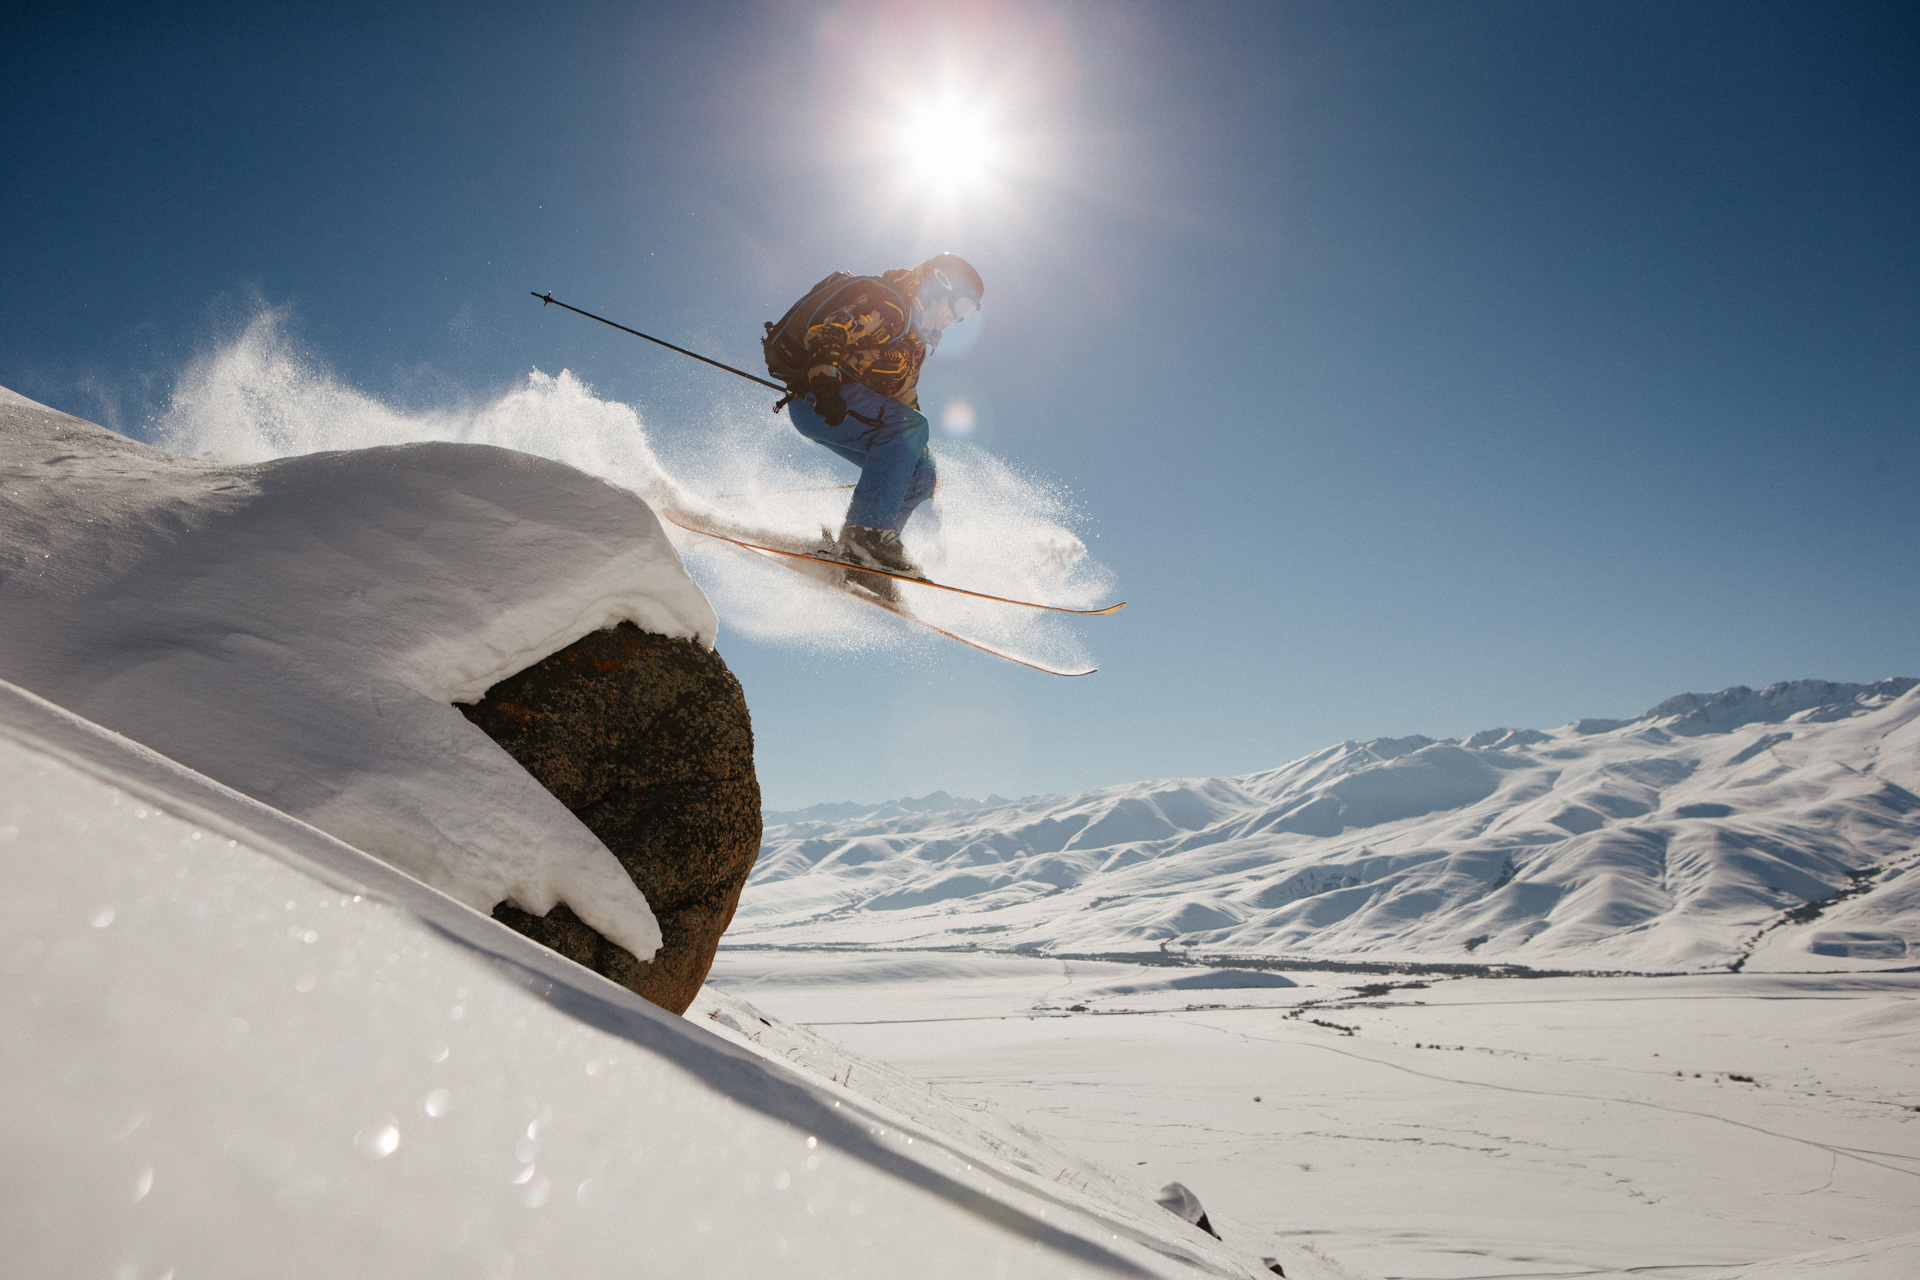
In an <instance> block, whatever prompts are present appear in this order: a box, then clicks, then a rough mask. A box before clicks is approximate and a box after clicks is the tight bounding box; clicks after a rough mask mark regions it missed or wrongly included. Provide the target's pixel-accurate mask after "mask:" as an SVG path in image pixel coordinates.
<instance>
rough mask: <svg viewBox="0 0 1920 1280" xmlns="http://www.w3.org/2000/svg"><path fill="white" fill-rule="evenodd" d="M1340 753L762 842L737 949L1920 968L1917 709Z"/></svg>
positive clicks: (1823, 699) (1603, 729)
mask: <svg viewBox="0 0 1920 1280" xmlns="http://www.w3.org/2000/svg"><path fill="white" fill-rule="evenodd" d="M1917 684H1920V681H1915V680H1912V679H1888V680H1882V681H1880V682H1879V683H1877V684H1871V685H1855V684H1833V683H1829V682H1827V681H1823V680H1800V681H1794V682H1791V683H1784V684H1776V685H1772V686H1769V687H1768V688H1766V689H1763V690H1761V691H1759V692H1757V693H1756V692H1754V691H1753V690H1751V689H1748V688H1745V687H1739V688H1733V689H1727V690H1723V691H1721V692H1719V693H1714V694H1684V695H1681V696H1680V697H1676V698H1671V699H1669V700H1667V701H1665V702H1662V703H1661V704H1660V705H1658V706H1656V707H1654V708H1653V709H1651V710H1650V711H1648V712H1646V713H1645V714H1644V715H1641V716H1637V717H1635V718H1634V719H1632V720H1627V721H1619V720H1581V721H1578V722H1575V723H1573V724H1569V725H1565V726H1563V727H1561V728H1559V729H1555V730H1552V731H1550V732H1540V731H1537V730H1532V729H1490V730H1487V731H1484V732H1481V733H1476V734H1474V735H1472V736H1470V737H1467V738H1464V739H1448V740H1444V741H1435V740H1432V739H1429V738H1424V737H1419V736H1415V737H1409V738H1398V739H1376V740H1374V741H1371V742H1347V743H1342V744H1341V745H1339V746H1336V747H1329V748H1327V749H1326V750H1324V751H1320V752H1317V753H1315V754H1313V755H1310V756H1307V757H1304V758H1302V759H1299V760H1295V761H1293V762H1292V763H1290V764H1286V765H1283V766H1281V767H1280V768H1278V769H1273V770H1269V771H1266V772H1262V773H1254V774H1248V775H1245V776H1243V777H1237V778H1203V779H1175V780H1166V781H1157V782H1145V783H1137V784H1132V785H1127V786H1118V787H1108V788H1104V789H1101V790H1098V791H1093V792H1089V793H1086V794H1084V795H1076V796H1053V797H1044V798H1037V799H1030V800H1024V801H1019V802H1014V803H1006V804H1000V805H995V806H991V807H982V808H968V809H961V810H954V811H947V812H901V811H897V810H896V811H893V812H885V811H882V812H875V813H871V814H868V815H866V816H862V817H857V818H843V819H838V820H835V819H833V818H826V819H820V820H813V821H790V822H786V823H784V824H780V825H775V826H770V827H769V829H768V830H767V832H766V835H765V839H764V843H763V846H762V850H761V858H760V865H759V867H758V869H757V870H756V871H755V873H754V876H753V878H752V880H751V881H750V882H749V884H748V887H747V890H746V893H745V895H744V897H743V898H742V901H741V905H740V911H739V914H738V916H737V917H736V920H735V923H734V927H733V931H732V933H731V934H730V935H729V936H730V939H731V940H733V941H736V942H758V943H818V942H837V943H851V944H864V945H888V946H899V945H908V946H952V945H977V946H982V947H994V948H1022V949H1044V950H1050V951H1065V952H1138V951H1145V950H1152V949H1170V948H1178V949H1186V950H1195V951H1205V952H1219V953H1226V954H1239V955H1248V956H1282V955H1285V956H1303V957H1319V958H1327V959H1367V960H1385V959H1424V960H1428V961H1494V962H1504V963H1511V964H1526V965H1532V966H1607V967H1624V968H1652V969H1670V968H1681V969H1694V968H1711V967H1721V966H1739V965H1754V966H1766V967H1783V966H1784V967H1807V966H1809V965H1831V966H1836V967H1842V966H1846V965H1849V964H1857V963H1861V962H1871V963H1880V964H1884V963H1886V962H1889V961H1892V962H1896V963H1897V962H1899V961H1901V960H1902V959H1904V958H1905V957H1907V956H1909V955H1910V954H1920V875H1909V874H1906V873H1907V872H1908V870H1909V869H1910V868H1912V867H1913V866H1915V865H1916V864H1917V863H1920V796H1916V794H1915V793H1916V792H1920V691H1917V690H1916V685H1917Z"/></svg>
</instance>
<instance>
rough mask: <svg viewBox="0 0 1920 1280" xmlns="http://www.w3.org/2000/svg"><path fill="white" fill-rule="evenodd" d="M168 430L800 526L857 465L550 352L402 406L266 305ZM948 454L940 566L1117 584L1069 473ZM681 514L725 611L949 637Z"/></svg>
mask: <svg viewBox="0 0 1920 1280" xmlns="http://www.w3.org/2000/svg"><path fill="white" fill-rule="evenodd" d="M152 438H153V440H154V442H155V443H156V444H158V445H160V446H161V447H163V448H166V449H169V450H171V451H173V452H175V453H182V454H188V455H195V456H211V457H213V458H215V459H218V460H219V461H223V462H261V461H265V460H267V459H269V458H276V457H285V456H289V455H293V454H306V453H320V452H324V451H328V450H334V449H363V448H370V447H373V446H376V445H391V444H406V443H411V442H414V441H422V440H447V441H454V442H457V443H465V444H489V445H497V446H500V447H502V448H507V449H515V450H519V451H521V452H523V453H531V454H536V455H538V456H541V457H546V458H552V459H554V460H555V461H558V462H564V463H566V464H568V465H569V466H573V467H577V468H579V469H580V470H582V471H585V472H587V473H589V474H591V475H595V476H599V477H600V478H602V479H604V480H607V481H609V482H611V483H613V484H616V485H619V486H621V487H622V488H625V489H629V490H631V491H632V492H634V493H637V494H639V495H640V496H641V497H642V498H643V499H645V500H646V501H647V503H648V504H649V505H651V506H652V507H653V508H654V510H655V511H656V512H680V513H684V514H686V515H688V516H689V517H692V518H695V519H698V518H699V517H700V516H702V515H711V514H715V513H719V514H723V515H724V516H725V517H726V519H727V520H728V521H729V522H731V523H735V524H749V525H753V526H756V527H759V528H763V529H765V530H767V531H768V532H770V533H777V534H785V535H788V536H801V537H807V536H812V535H814V534H815V533H816V532H818V531H821V530H831V531H837V530H838V529H839V527H840V522H841V519H842V517H843V516H844V514H845V507H846V500H847V495H846V491H845V490H844V489H843V488H841V487H840V486H842V485H844V484H845V483H846V482H847V481H849V480H851V479H852V478H853V476H852V472H851V469H850V468H848V467H846V466H844V465H842V464H839V463H837V462H836V461H835V460H834V459H833V458H832V457H831V455H829V454H828V453H827V452H826V451H825V450H823V449H820V448H819V447H818V446H816V445H813V444H812V443H810V442H809V441H807V440H806V439H804V438H803V437H801V436H800V435H799V433H798V432H796V431H794V430H793V429H792V427H791V425H789V424H788V423H787V421H786V420H785V419H784V418H773V417H769V416H768V415H767V413H766V410H765V408H764V406H763V405H760V404H758V403H754V404H749V403H747V402H746V399H745V398H744V397H726V396H716V397H715V398H714V400H713V402H712V405H711V407H710V408H709V409H708V411H707V412H706V413H705V414H703V415H701V417H700V420H698V421H693V422H687V423H682V424H677V425H676V426H674V427H671V428H664V429H661V430H659V431H658V433H657V434H656V432H655V431H653V430H650V428H649V426H648V424H647V423H646V422H645V421H644V420H643V419H642V418H641V416H640V414H639V412H638V411H637V410H636V409H635V408H634V407H633V406H631V405H628V404H623V403H621V402H619V401H616V400H607V399H602V398H601V397H599V396H598V395H596V394H594V391H593V388H592V387H591V386H590V385H588V384H587V383H586V382H584V381H582V380H581V379H580V378H579V377H577V376H576V375H574V374H573V373H572V372H571V371H569V370H566V369H562V370H561V371H560V372H559V373H557V374H547V373H544V372H541V371H540V370H538V369H536V370H533V371H531V372H530V373H528V374H527V377H526V381H525V382H524V383H523V384H521V385H519V386H517V387H514V388H512V389H510V390H508V391H505V392H503V393H501V394H499V395H497V396H495V397H493V398H491V399H480V400H474V401H471V402H458V403H453V404H449V405H446V406H444V407H434V408H427V409H402V408H399V407H396V406H394V405H391V404H388V403H386V402H383V401H381V400H380V399H378V398H376V397H374V396H371V395H368V394H367V393H365V392H362V391H359V390H356V389H355V388H353V387H350V386H347V385H345V384H344V383H343V382H341V381H340V379H339V378H338V377H337V376H335V375H334V374H333V373H332V372H331V371H329V370H328V369H326V368H325V367H324V366H323V365H321V364H320V363H319V362H318V361H316V360H315V359H314V358H313V357H312V356H311V355H309V354H306V353H304V352H302V351H300V350H298V349H297V348H296V346H295V344H294V342H293V340H292V338H291V337H290V335H289V333H288V328H287V323H286V316H285V314H284V312H281V311H277V310H269V311H265V312H262V313H261V314H259V315H257V316H256V317H254V319H253V320H252V321H251V322H250V323H249V324H248V325H247V327H246V329H245V330H244V331H243V332H242V333H241V334H240V335H239V336H238V337H236V338H234V339H233V340H231V341H229V342H227V343H225V344H224V345H221V346H218V347H216V348H215V349H213V350H212V351H210V352H207V353H205V354H203V355H201V356H199V357H197V358H196V359H195V360H193V361H192V362H191V363H190V364H189V365H188V366H187V367H186V368H185V369H184V370H183V371H182V372H181V374H180V376H179V377H178V378H177V379H176V381H175V384H174V389H173V394H172V397H171V399H170V401H169V404H168V406H167V408H166V409H165V411H164V412H162V413H161V414H160V415H159V417H158V419H157V420H156V421H155V422H154V424H153V430H152ZM656 443H657V444H658V445H659V451H658V452H656ZM663 455H664V457H663ZM936 456H937V459H938V462H939V467H940V489H939V492H938V493H936V494H935V496H934V499H933V501H932V502H930V503H929V504H927V506H926V507H923V508H921V510H920V512H919V513H917V514H916V515H915V516H914V519H913V521H912V523H911V524H910V525H909V526H908V527H907V530H906V535H905V542H906V546H907V550H908V553H909V554H910V555H912V556H913V557H914V559H915V560H917V561H918V562H919V563H920V564H921V565H922V566H923V567H924V568H925V569H926V571H927V573H928V574H929V575H930V576H932V577H934V578H937V579H939V580H941V581H945V582H954V583H959V584H962V585H965V586H969V587H973V588H976V589H978V590H982V591H988V592H992V593H994V594H996V595H1003V596H1011V597H1016V598H1023V599H1043V600H1052V601H1056V602H1058V603H1061V604H1067V605H1076V606H1082V607H1087V606H1093V605H1097V604H1101V603H1105V602H1106V600H1107V599H1108V597H1109V596H1110V595H1111V592H1112V587H1113V579H1112V575H1111V574H1110V573H1109V572H1108V571H1107V570H1106V568H1105V567H1104V566H1102V565H1101V564H1099V562H1098V561H1096V560H1094V559H1093V557H1091V556H1089V555H1088V554H1087V550H1086V545H1085V543H1084V542H1082V540H1081V539H1080V537H1079V536H1078V535H1077V534H1076V533H1075V532H1074V527H1075V526H1076V525H1079V524H1081V523H1082V522H1083V520H1084V514H1083V513H1082V512H1081V511H1080V510H1079V509H1078V507H1077V506H1076V505H1075V503H1074V501H1073V499H1072V496H1071V495H1070V494H1069V493H1068V492H1067V491H1066V490H1065V489H1064V488H1063V487H1061V486H1059V485H1057V484H1052V483H1049V482H1046V481H1043V480H1040V479H1037V478H1035V477H1033V476H1029V475H1026V474H1023V473H1022V472H1020V471H1018V470H1017V469H1015V468H1013V467H1011V466H1009V465H1008V464H1007V463H1005V462H1004V461H1002V460H1001V459H999V458H996V457H994V456H993V455H991V454H988V453H985V452H983V451H981V450H979V449H976V448H973V447H971V446H968V445H964V444H957V443H943V444H942V445H941V446H940V447H939V448H938V449H937V450H936ZM667 532H668V534H669V536H670V537H672V539H673V541H674V545H675V546H676V547H677V548H678V549H679V551H680V555H681V558H682V559H683V560H685V561H686V562H687V566H688V568H689V569H690V570H691V571H692V572H693V574H694V576H695V577H696V578H697V579H698V580H699V581H700V584H701V586H702V587H703V588H704V589H705V590H706V592H707V594H708V595H709V596H710V597H711V598H712V600H713V603H714V606H715V608H716V609H717V610H718V611H719V613H720V616H721V618H722V619H723V622H724V624H725V625H727V626H731V627H734V628H737V629H738V630H739V631H740V632H741V633H742V634H745V635H748V636H751V637H753V638H755V639H757V640H762V641H768V642H775V643H781V644H788V645H792V646H795V647H798V648H803V649H807V650H811V651H815V652H819V653H825V654H840V655H851V654H857V653H863V652H872V651H878V650H899V651H913V652H918V653H922V654H925V655H926V656H929V657H932V656H934V655H936V654H944V653H946V652H947V650H946V649H945V648H944V647H943V642H941V641H938V640H936V639H933V638H931V637H928V638H922V636H920V635H919V634H917V632H909V631H907V630H906V629H905V627H904V625H903V624H900V623H897V622H894V621H892V620H890V619H888V618H887V617H886V616H885V615H884V614H881V613H880V612H879V611H877V610H875V609H872V608H871V607H869V606H867V605H864V604H861V603H860V602H859V601H856V600H853V599H851V598H849V597H846V596H844V595H841V594H839V593H837V592H833V591H830V590H827V589H824V588H822V587H820V586H818V585H817V584H815V583H812V582H809V581H807V580H806V579H804V578H802V577H801V576H800V575H798V574H795V573H792V572H790V571H789V570H787V569H785V568H782V567H781V566H779V565H776V564H771V563H767V562H765V561H762V560H759V559H757V558H755V557H752V556H750V555H749V554H748V553H746V552H743V551H739V550H737V549H735V548H732V547H728V546H725V545H723V544H720V543H716V542H714V541H712V540H711V539H707V538H702V537H700V536H699V535H697V534H691V533H687V532H685V531H683V530H681V529H678V528H677V527H674V526H672V525H670V524H669V525H668V526H667ZM908 593H909V595H910V596H911V597H914V598H910V599H909V600H908V603H909V605H910V606H911V607H912V608H913V609H914V610H915V611H916V612H918V613H919V614H921V615H922V616H923V617H926V618H927V619H928V620H929V621H932V622H935V623H937V624H938V625H941V626H947V627H951V628H953V629H962V628H964V629H966V631H967V633H968V634H970V635H978V636H980V637H981V638H982V639H985V640H988V641H990V642H992V643H995V644H999V645H1004V646H1007V647H1012V648H1017V649H1019V650H1020V651H1022V652H1025V653H1029V654H1032V655H1033V656H1035V657H1039V658H1043V659H1046V660H1049V661H1054V662H1059V663H1068V664H1071V663H1085V662H1087V661H1089V655H1088V654H1087V653H1086V651H1085V649H1084V648H1083V646H1082V644H1081V641H1080V639H1079V637H1078V635H1077V634H1076V632H1075V631H1074V630H1073V627H1072V624H1071V623H1069V622H1067V621H1065V620H1063V619H1062V618H1060V617H1059V616H1058V615H1048V614H1042V613H1038V612H1035V611H1033V610H1029V609H1016V608H1010V607H1007V606H995V605H983V604H978V603H975V602H972V601H968V600H967V599H966V598H965V597H961V596H953V595H951V594H950V593H947V592H935V591H927V590H924V589H922V590H919V591H917V592H916V591H914V590H913V589H912V588H909V589H908Z"/></svg>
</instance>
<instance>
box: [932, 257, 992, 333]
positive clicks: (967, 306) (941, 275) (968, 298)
mask: <svg viewBox="0 0 1920 1280" xmlns="http://www.w3.org/2000/svg"><path fill="white" fill-rule="evenodd" d="M933 282H934V283H935V284H937V285H939V286H940V287H941V288H942V289H944V290H945V291H946V294H947V297H948V299H949V300H950V301H951V302H952V303H953V318H954V319H955V320H956V321H959V320H965V319H966V318H967V317H968V316H970V315H972V314H973V313H974V312H976V311H978V310H979V309H980V303H979V301H978V300H976V299H975V298H974V296H973V295H972V294H969V293H955V292H954V288H953V280H952V278H951V277H950V276H948V275H947V273H946V272H944V271H942V270H941V269H940V268H938V267H935V268H934V269H933Z"/></svg>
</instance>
